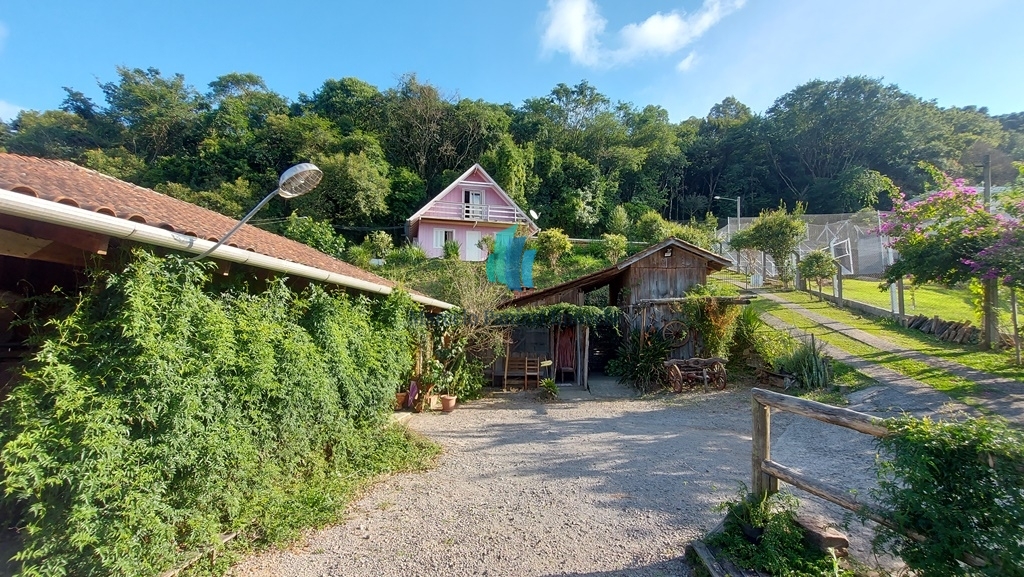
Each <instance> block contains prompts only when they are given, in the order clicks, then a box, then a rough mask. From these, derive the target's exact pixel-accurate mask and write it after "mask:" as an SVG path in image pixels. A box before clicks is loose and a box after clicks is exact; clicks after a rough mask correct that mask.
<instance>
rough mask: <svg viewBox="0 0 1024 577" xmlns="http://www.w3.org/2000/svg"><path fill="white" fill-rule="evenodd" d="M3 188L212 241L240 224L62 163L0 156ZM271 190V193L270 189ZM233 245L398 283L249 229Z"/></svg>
mask: <svg viewBox="0 0 1024 577" xmlns="http://www.w3.org/2000/svg"><path fill="white" fill-rule="evenodd" d="M0 188H5V189H7V190H10V191H13V192H20V193H22V194H28V195H31V196H35V197H38V198H42V199H45V200H50V201H53V202H59V203H61V204H67V205H71V206H75V207H78V208H83V209H86V210H91V211H93V212H97V213H100V214H106V215H108V216H115V217H118V218H123V219H126V220H131V221H134V222H139V223H143V224H148V225H151V226H156V227H159V228H163V229H165V230H169V231H172V232H177V233H180V234H185V235H188V236H194V237H197V238H202V239H206V240H210V241H216V240H219V238H220V235H222V234H224V233H226V232H227V231H229V230H231V227H233V226H234V225H235V224H236V223H237V222H238V221H236V220H234V219H232V218H229V217H226V216H224V215H222V214H218V213H216V212H214V211H212V210H208V209H205V208H202V207H199V206H196V205H194V204H190V203H188V202H185V201H183V200H178V199H176V198H171V197H169V196H167V195H165V194H160V193H159V192H156V191H155V190H150V189H148V188H142V187H141V186H136V185H134V184H131V183H128V182H124V181H123V180H118V179H116V178H113V177H111V176H107V175H105V174H101V173H99V172H96V171H95V170H90V169H88V168H83V167H81V166H78V165H77V164H74V163H72V162H68V161H64V160H49V159H45V158H36V157H31V156H21V155H17V154H3V153H0ZM268 192H269V191H268ZM227 244H228V245H229V246H234V247H237V248H241V249H245V250H251V251H254V252H257V253H260V254H264V255H267V256H270V257H274V258H279V259H282V260H287V261H291V262H294V263H299V264H303V265H306V266H311V267H315V268H319V269H322V270H326V271H329V272H333V273H337V274H341V275H346V276H349V277H353V278H356V279H359V280H363V281H367V282H371V283H376V284H379V285H384V286H388V287H394V286H395V283H393V282H391V281H389V280H387V279H385V278H383V277H380V276H377V275H375V274H373V273H371V272H368V271H365V270H363V269H361V268H359V267H356V266H353V265H350V264H348V263H347V262H343V261H341V260H338V259H336V258H333V257H331V256H328V255H326V254H324V253H322V252H320V251H318V250H316V249H313V248H311V247H309V246H306V245H304V244H302V243H300V242H296V241H294V240H290V239H287V238H285V237H283V236H278V235H276V234H272V233H269V232H267V231H265V230H261V229H259V228H256V227H254V226H250V225H245V226H243V227H242V228H241V229H239V230H238V232H236V233H235V234H234V235H232V236H231V240H230V242H228V243H227Z"/></svg>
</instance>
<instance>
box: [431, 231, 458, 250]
mask: <svg viewBox="0 0 1024 577" xmlns="http://www.w3.org/2000/svg"><path fill="white" fill-rule="evenodd" d="M453 240H455V231H454V230H452V229H446V228H435V229H434V248H444V243H446V242H451V241H453Z"/></svg>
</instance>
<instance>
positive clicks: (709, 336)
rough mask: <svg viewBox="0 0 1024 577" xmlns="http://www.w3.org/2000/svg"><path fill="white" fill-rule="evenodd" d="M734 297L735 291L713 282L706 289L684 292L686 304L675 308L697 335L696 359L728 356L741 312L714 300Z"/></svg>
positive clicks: (696, 286) (697, 287) (702, 286)
mask: <svg viewBox="0 0 1024 577" xmlns="http://www.w3.org/2000/svg"><path fill="white" fill-rule="evenodd" d="M736 294H737V291H736V289H735V288H734V287H732V286H730V285H725V284H722V283H717V282H714V281H712V282H709V283H708V284H706V285H695V286H693V287H691V288H690V290H688V291H686V296H687V297H688V300H685V301H683V302H682V303H680V304H679V305H678V308H679V309H680V310H681V311H682V313H683V315H684V316H685V317H686V323H687V324H688V325H689V326H690V328H691V330H693V331H694V332H695V333H696V334H697V335H699V341H698V351H697V353H698V355H699V356H702V357H705V358H709V357H725V356H728V353H729V345H730V344H731V343H732V338H733V333H734V332H735V330H736V318H737V317H738V316H739V314H740V308H739V306H738V305H735V304H723V303H722V302H721V301H719V300H718V299H717V298H716V297H725V296H735V295H736Z"/></svg>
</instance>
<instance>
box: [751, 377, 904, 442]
mask: <svg viewBox="0 0 1024 577" xmlns="http://www.w3.org/2000/svg"><path fill="white" fill-rule="evenodd" d="M751 395H752V397H753V399H754V400H755V401H757V402H760V403H763V404H765V405H768V406H771V407H775V408H777V409H781V410H783V411H788V412H790V413H796V414H798V415H803V416H805V417H810V418H812V419H817V420H819V421H822V422H825V423H830V424H833V425H839V426H840V427H846V428H847V429H853V430H854V431H859V432H861V433H865V434H868V435H872V436H875V437H885V436H887V435H889V429H888V427H886V426H885V419H880V418H878V417H873V416H871V415H868V414H865V413H859V412H857V411H851V410H850V409H841V408H839V407H833V406H831V405H826V404H823V403H818V402H815V401H809V400H807V399H800V398H797V397H791V396H789V395H783V394H781V393H775V392H772V391H766V390H764V389H756V388H755V389H753V390H751ZM755 421H756V419H755Z"/></svg>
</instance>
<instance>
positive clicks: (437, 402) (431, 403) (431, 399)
mask: <svg viewBox="0 0 1024 577" xmlns="http://www.w3.org/2000/svg"><path fill="white" fill-rule="evenodd" d="M425 405H426V408H428V409H430V410H431V411H437V410H439V409H440V408H441V396H440V395H433V394H431V395H427V402H426V403H425Z"/></svg>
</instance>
